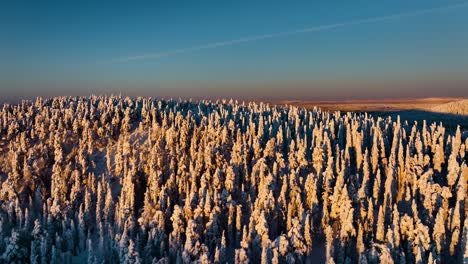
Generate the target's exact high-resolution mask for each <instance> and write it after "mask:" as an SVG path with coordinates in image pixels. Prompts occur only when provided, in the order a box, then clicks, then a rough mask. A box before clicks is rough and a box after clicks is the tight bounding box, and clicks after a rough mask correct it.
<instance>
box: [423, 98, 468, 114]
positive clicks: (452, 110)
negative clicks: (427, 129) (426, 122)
mask: <svg viewBox="0 0 468 264" xmlns="http://www.w3.org/2000/svg"><path fill="white" fill-rule="evenodd" d="M431 110H432V111H434V112H439V113H446V114H456V115H468V99H465V100H460V101H455V102H450V103H445V104H441V105H437V106H434V107H432V109H431Z"/></svg>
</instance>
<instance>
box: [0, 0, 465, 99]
mask: <svg viewBox="0 0 468 264" xmlns="http://www.w3.org/2000/svg"><path fill="white" fill-rule="evenodd" d="M97 2H98V1H89V2H87V1H83V2H81V1H75V2H72V1H2V2H1V3H0V32H1V34H0V58H1V60H0V91H1V93H2V94H3V96H4V97H31V96H37V95H42V96H49V95H81V94H90V93H95V94H102V93H107V94H108V93H120V92H121V93H123V94H128V95H133V96H136V95H145V96H148V95H149V96H156V97H179V96H182V97H195V98H204V97H210V98H217V97H236V98H246V99H265V100H268V99H342V98H388V97H417V96H468V92H467V91H468V77H467V76H468V75H467V73H468V26H466V25H468V16H466V14H467V13H468V1H465V2H463V1H431V0H429V1H341V2H338V1H288V2H286V1H255V2H254V1H148V2H142V1H138V3H137V1H128V2H115V1H99V2H100V3H97ZM465 3H466V4H465ZM389 16H391V17H389ZM359 21H364V22H362V23H361V22H359ZM357 22H359V23H357ZM336 24H339V26H336V27H333V26H331V27H329V26H330V25H336ZM316 27H325V28H324V29H321V30H317V31H310V32H302V33H297V34H288V33H290V32H293V31H296V30H301V29H304V28H316ZM268 34H277V35H274V37H269V38H261V37H260V38H259V39H257V37H258V36H264V35H268ZM242 38H252V40H250V41H245V42H240V41H238V40H239V39H242ZM230 41H232V42H230ZM219 42H223V43H224V42H227V43H230V44H228V45H224V44H223V45H213V44H214V43H219ZM200 46H203V47H206V48H203V49H199V48H197V47H200ZM179 50H182V51H183V52H177V51H179ZM175 51H176V52H175ZM161 53H162V54H167V55H168V56H162V57H158V56H154V54H161ZM135 56H136V58H138V59H132V58H134V57H135Z"/></svg>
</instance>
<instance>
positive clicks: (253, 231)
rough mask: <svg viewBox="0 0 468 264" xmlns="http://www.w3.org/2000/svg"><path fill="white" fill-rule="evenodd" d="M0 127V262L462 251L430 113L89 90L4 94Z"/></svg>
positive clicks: (440, 130)
mask: <svg viewBox="0 0 468 264" xmlns="http://www.w3.org/2000/svg"><path fill="white" fill-rule="evenodd" d="M0 137H1V139H0V181H1V186H0V200H1V207H0V258H1V261H4V262H7V263H13V262H15V263H24V262H31V263H71V262H81V263H82V262H88V263H115V262H119V261H120V262H121V263H191V262H198V263H225V262H228V263H233V262H235V263H303V262H308V261H310V260H314V261H320V260H321V261H326V262H327V263H358V262H359V263H376V262H382V263H440V260H442V262H445V263H449V262H456V263H462V262H467V261H468V245H467V244H468V243H467V240H468V217H467V216H468V215H467V206H466V201H467V199H468V198H467V197H468V195H467V180H468V169H467V166H466V162H467V158H466V157H467V151H468V139H464V138H462V135H461V133H460V130H457V131H456V132H455V131H454V132H451V133H449V132H446V130H445V128H444V127H443V126H442V124H435V123H434V124H430V125H429V124H426V123H423V124H408V123H407V122H402V121H400V120H399V119H397V120H392V119H390V118H387V119H382V118H378V117H377V118H374V117H371V116H368V115H367V114H352V113H346V114H343V113H339V112H336V113H329V112H322V111H320V110H318V109H315V110H313V111H307V110H304V109H299V108H295V107H270V106H268V105H265V104H262V103H260V104H257V103H248V104H246V103H237V102H233V101H229V102H228V101H217V102H210V101H201V102H191V101H174V100H167V101H165V100H153V99H148V98H137V99H130V98H121V97H116V96H112V97H95V96H93V97H77V98H70V97H59V98H52V99H41V98H38V99H37V100H36V101H35V102H26V101H25V102H22V103H20V104H18V105H9V104H5V105H3V106H2V108H1V110H0ZM1 261H0V262H1Z"/></svg>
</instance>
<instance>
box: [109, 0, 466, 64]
mask: <svg viewBox="0 0 468 264" xmlns="http://www.w3.org/2000/svg"><path fill="white" fill-rule="evenodd" d="M467 5H468V2H465V3H460V4H455V5H449V6H442V7H434V8H428V9H422V10H417V11H413V12H406V13H398V14H392V15H386V16H379V17H370V18H364V19H358V20H351V21H347V22H341V23H335V24H328V25H321V26H314V27H308V28H301V29H296V30H291V31H283V32H277V33H271V34H263V35H256V36H249V37H242V38H238V39H232V40H226V41H220V42H213V43H208V44H204V45H198V46H193V47H188V48H181V49H173V50H166V51H162V52H156V53H147V54H142V55H136V56H129V57H123V58H118V59H115V60H113V61H112V62H124V61H134V60H144V59H157V58H161V57H167V56H171V55H176V54H181V53H189V52H193V51H199V50H205V49H212V48H217V47H224V46H231V45H235V44H239V43H245V42H251V41H257V40H264V39H271V38H278V37H285V36H291V35H297V34H301V33H308V32H317V31H323V30H328V29H334V28H339V27H344V26H353V25H359V24H367V23H373V22H379V21H385V20H392V19H397V18H405V17H413V16H418V15H423V14H428V13H434V12H438V11H444V10H449V9H454V8H458V7H465V6H467Z"/></svg>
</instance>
